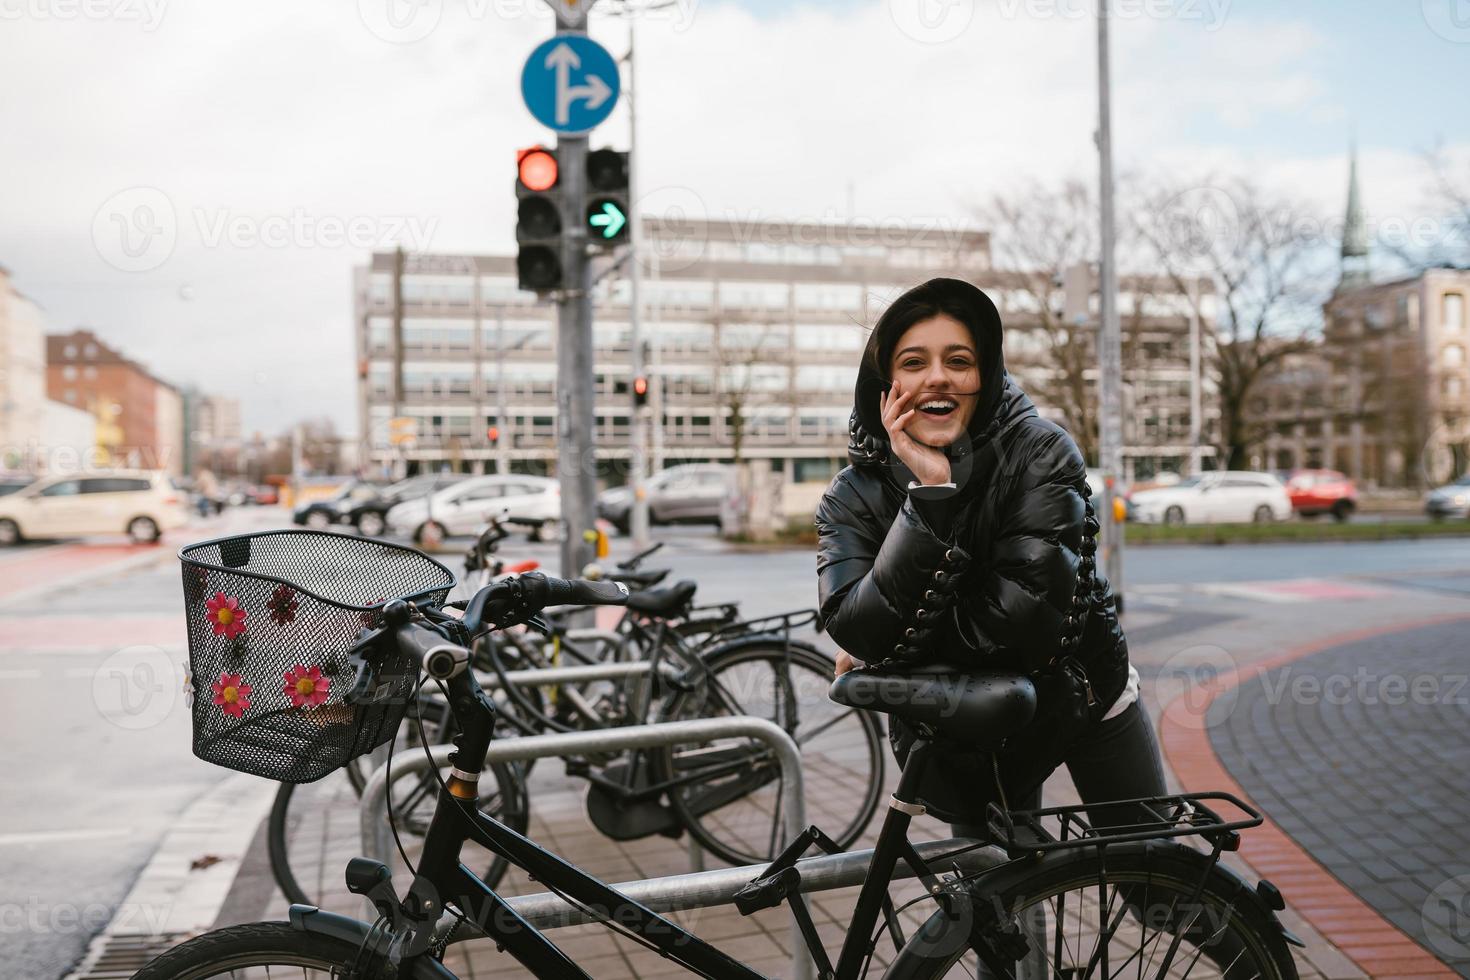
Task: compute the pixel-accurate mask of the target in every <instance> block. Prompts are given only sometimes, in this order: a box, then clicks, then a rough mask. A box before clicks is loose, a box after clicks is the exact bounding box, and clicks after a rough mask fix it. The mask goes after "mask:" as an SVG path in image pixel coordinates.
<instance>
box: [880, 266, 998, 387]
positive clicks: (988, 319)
mask: <svg viewBox="0 0 1470 980" xmlns="http://www.w3.org/2000/svg"><path fill="white" fill-rule="evenodd" d="M941 314H942V315H944V316H948V317H952V318H953V319H955V320H958V321H959V322H960V323H961V324H962V325H964V328H965V329H966V330H967V331H968V332H969V334H970V340H971V341H972V342H973V343H974V345H975V356H976V358H977V359H978V360H979V366H980V375H981V377H984V376H985V375H986V372H987V371H988V370H989V369H990V368H991V366H992V364H991V360H992V359H993V358H994V357H996V356H997V355H998V353H999V350H1000V342H999V341H1000V313H999V312H997V311H996V309H995V304H994V303H992V302H991V301H990V297H988V296H986V295H985V294H984V293H983V292H981V291H980V290H979V289H977V288H976V287H974V286H972V285H970V284H969V283H967V282H964V281H962V280H959V279H930V280H929V281H928V282H926V283H923V284H922V285H918V286H915V287H914V288H913V289H910V290H908V291H907V292H906V293H904V294H903V295H902V296H900V297H899V298H898V299H896V300H894V301H893V303H892V304H891V305H890V306H889V307H888V309H886V310H884V311H883V315H882V316H880V317H879V318H878V323H877V324H876V325H875V326H874V327H873V332H872V333H871V334H869V335H868V343H867V346H866V347H865V348H864V349H863V365H862V366H863V368H865V369H866V370H867V371H868V372H869V373H871V374H873V375H876V376H878V377H880V378H883V379H885V380H887V379H888V376H889V372H888V361H889V359H890V358H892V357H893V350H894V348H895V347H897V346H898V341H899V338H901V337H902V336H903V335H904V333H905V332H906V331H907V330H908V329H909V328H910V327H912V326H913V325H914V324H916V323H921V322H923V321H924V320H928V319H932V318H933V317H936V316H940V315H941Z"/></svg>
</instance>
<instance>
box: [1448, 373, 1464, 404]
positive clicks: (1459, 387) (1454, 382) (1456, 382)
mask: <svg viewBox="0 0 1470 980" xmlns="http://www.w3.org/2000/svg"><path fill="white" fill-rule="evenodd" d="M1464 393H1465V382H1464V380H1463V379H1461V378H1457V377H1455V376H1453V375H1451V376H1450V377H1448V378H1445V379H1444V397H1445V400H1446V401H1452V402H1454V401H1459V400H1460V398H1461V397H1462V396H1463V395H1464Z"/></svg>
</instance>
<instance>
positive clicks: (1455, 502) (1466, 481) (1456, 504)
mask: <svg viewBox="0 0 1470 980" xmlns="http://www.w3.org/2000/svg"><path fill="white" fill-rule="evenodd" d="M1424 513H1425V514H1426V515H1428V517H1429V519H1430V520H1431V521H1442V520H1444V519H1445V518H1446V517H1470V473H1466V474H1465V475H1464V476H1462V477H1460V478H1459V479H1458V480H1456V481H1455V482H1454V483H1449V484H1446V485H1445V486H1442V487H1435V488H1434V489H1433V490H1431V491H1429V495H1428V496H1427V497H1425V498H1424Z"/></svg>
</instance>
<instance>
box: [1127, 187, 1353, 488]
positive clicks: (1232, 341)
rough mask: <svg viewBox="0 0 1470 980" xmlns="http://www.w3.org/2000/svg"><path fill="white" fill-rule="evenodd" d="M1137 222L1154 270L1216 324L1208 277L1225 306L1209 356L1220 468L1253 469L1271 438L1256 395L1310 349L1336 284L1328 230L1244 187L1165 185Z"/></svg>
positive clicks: (1133, 212) (1137, 212)
mask: <svg viewBox="0 0 1470 980" xmlns="http://www.w3.org/2000/svg"><path fill="white" fill-rule="evenodd" d="M1154 186H1155V188H1156V189H1155V190H1154V191H1153V192H1152V193H1151V194H1149V195H1147V196H1146V197H1145V198H1144V200H1143V201H1142V202H1141V204H1140V205H1139V206H1136V207H1134V208H1131V209H1130V210H1129V211H1128V212H1127V213H1128V214H1129V215H1130V216H1131V220H1132V225H1133V228H1134V230H1135V232H1136V234H1137V235H1138V238H1139V240H1140V241H1141V242H1143V243H1145V244H1146V245H1147V246H1148V249H1149V251H1150V253H1151V256H1150V257H1151V259H1152V262H1153V264H1154V265H1155V266H1156V267H1157V268H1158V269H1160V270H1161V271H1162V272H1163V273H1164V274H1165V275H1167V276H1168V277H1169V278H1170V279H1171V280H1172V281H1173V284H1174V287H1175V289H1176V290H1177V292H1178V293H1179V294H1181V295H1183V296H1185V297H1187V298H1188V301H1189V302H1191V303H1192V304H1194V305H1195V313H1196V315H1197V316H1199V317H1200V320H1201V322H1202V323H1205V324H1210V323H1211V320H1210V317H1209V316H1208V312H1209V311H1208V310H1206V309H1205V308H1204V302H1205V300H1204V298H1203V297H1200V296H1198V295H1197V294H1196V291H1194V290H1191V289H1190V288H1189V281H1190V280H1192V279H1195V278H1196V277H1199V276H1203V277H1206V278H1207V279H1209V280H1211V281H1212V282H1213V283H1214V287H1215V288H1214V293H1213V302H1214V303H1216V304H1217V306H1218V315H1217V316H1216V317H1215V320H1214V327H1215V337H1214V343H1213V345H1211V348H1210V351H1209V355H1210V362H1211V367H1212V369H1213V373H1214V375H1215V378H1216V383H1217V390H1218V393H1219V399H1220V432H1219V439H1220V444H1219V446H1218V447H1217V448H1218V451H1219V458H1221V459H1224V460H1225V461H1226V466H1227V467H1228V468H1231V469H1241V468H1244V467H1245V466H1246V464H1247V460H1248V459H1249V457H1250V450H1251V448H1252V447H1253V446H1255V445H1256V444H1257V443H1259V442H1260V441H1261V440H1262V439H1264V438H1265V436H1266V435H1267V434H1268V431H1269V430H1268V427H1267V424H1266V419H1264V418H1262V417H1261V415H1262V414H1263V413H1262V412H1261V411H1260V410H1259V406H1258V404H1257V400H1256V399H1254V398H1253V395H1254V393H1255V388H1256V385H1257V384H1258V383H1259V382H1260V381H1261V380H1262V379H1263V378H1264V377H1266V376H1267V375H1268V374H1269V373H1270V372H1271V371H1272V370H1273V369H1274V368H1275V367H1276V366H1277V365H1279V364H1281V363H1282V362H1283V361H1285V360H1286V359H1287V358H1289V357H1290V356H1291V355H1292V354H1293V353H1295V352H1297V351H1301V350H1305V349H1307V348H1308V347H1309V346H1310V344H1311V342H1312V340H1311V338H1312V336H1313V334H1314V332H1315V331H1316V330H1317V328H1318V326H1319V325H1320V312H1321V305H1322V301H1323V300H1324V299H1325V298H1326V295H1327V292H1328V290H1329V288H1330V284H1331V282H1332V281H1333V272H1334V266H1333V264H1332V262H1331V261H1330V260H1331V259H1332V258H1333V256H1332V255H1331V252H1330V250H1327V249H1323V248H1321V247H1320V246H1321V240H1320V236H1319V235H1318V233H1317V229H1319V228H1321V227H1322V222H1321V221H1320V219H1318V218H1317V217H1316V216H1315V215H1312V214H1311V213H1309V212H1307V211H1305V210H1304V209H1303V208H1301V207H1300V206H1299V205H1297V204H1295V203H1293V202H1290V201H1287V200H1285V199H1282V198H1278V197H1274V196H1272V195H1271V194H1269V193H1268V192H1267V191H1265V190H1263V189H1262V188H1260V187H1259V186H1257V185H1256V184H1254V183H1253V182H1251V181H1249V180H1246V179H1241V178H1220V179H1209V180H1205V181H1202V182H1198V183H1193V184H1173V185H1169V184H1166V183H1165V184H1161V183H1158V182H1155V184H1154Z"/></svg>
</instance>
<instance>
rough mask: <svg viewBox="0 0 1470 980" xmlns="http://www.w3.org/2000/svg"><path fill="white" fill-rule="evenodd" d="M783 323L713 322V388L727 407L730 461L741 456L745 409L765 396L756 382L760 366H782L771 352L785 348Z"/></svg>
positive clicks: (736, 463) (746, 421)
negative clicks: (714, 376)
mask: <svg viewBox="0 0 1470 980" xmlns="http://www.w3.org/2000/svg"><path fill="white" fill-rule="evenodd" d="M785 329H786V327H785V324H784V322H783V323H774V322H769V321H767V322H750V321H749V320H745V321H741V322H739V323H719V324H716V326H715V331H714V341H715V366H716V372H717V376H716V379H715V390H716V391H717V392H718V398H719V402H720V404H721V406H722V407H723V408H725V409H726V410H728V412H729V413H730V414H729V425H730V452H731V456H732V462H733V463H734V464H735V465H737V466H738V465H739V464H740V462H741V461H742V459H743V458H744V447H745V434H746V425H747V424H748V416H747V410H748V409H749V408H751V407H752V406H754V405H756V404H761V403H763V401H764V400H765V399H764V397H763V393H762V390H761V386H760V385H759V384H758V378H759V376H760V369H761V368H762V367H766V366H779V367H781V368H782V369H784V368H785V366H786V363H785V361H784V360H782V359H779V358H777V357H776V356H775V355H776V353H777V352H778V351H783V350H785V348H786V344H785V341H784V337H783V336H782V334H783V333H784V332H785Z"/></svg>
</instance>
